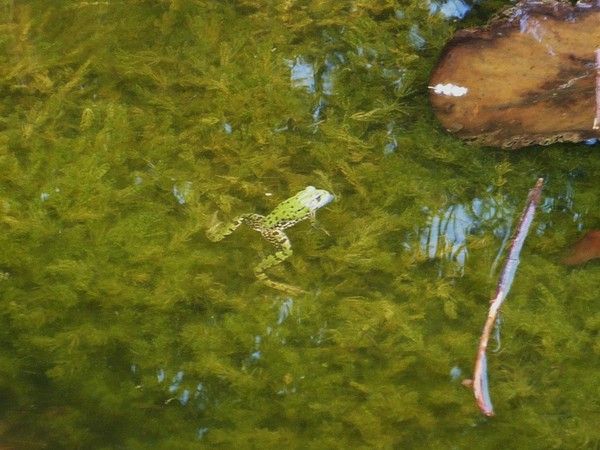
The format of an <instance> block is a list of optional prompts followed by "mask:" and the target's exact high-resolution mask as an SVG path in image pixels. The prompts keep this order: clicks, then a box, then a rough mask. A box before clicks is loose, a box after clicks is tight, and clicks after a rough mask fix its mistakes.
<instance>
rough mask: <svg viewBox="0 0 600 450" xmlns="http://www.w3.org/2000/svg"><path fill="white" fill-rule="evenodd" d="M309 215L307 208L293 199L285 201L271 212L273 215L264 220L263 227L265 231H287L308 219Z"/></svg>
mask: <svg viewBox="0 0 600 450" xmlns="http://www.w3.org/2000/svg"><path fill="white" fill-rule="evenodd" d="M309 213H310V212H309V210H308V208H306V206H304V205H303V204H302V203H299V202H298V201H297V200H296V199H295V198H294V197H292V198H289V199H287V200H285V201H284V202H283V203H281V204H280V205H278V206H277V207H276V208H275V209H274V210H273V211H271V213H270V214H269V215H268V216H266V217H265V218H264V220H263V223H262V226H263V228H265V229H277V230H285V229H286V228H289V227H291V226H292V225H295V224H297V223H298V222H301V221H302V220H304V219H306V218H307V217H308V215H309Z"/></svg>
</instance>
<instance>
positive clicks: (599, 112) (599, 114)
mask: <svg viewBox="0 0 600 450" xmlns="http://www.w3.org/2000/svg"><path fill="white" fill-rule="evenodd" d="M595 53H596V117H594V123H593V125H592V129H593V130H598V129H600V49H596V52H595Z"/></svg>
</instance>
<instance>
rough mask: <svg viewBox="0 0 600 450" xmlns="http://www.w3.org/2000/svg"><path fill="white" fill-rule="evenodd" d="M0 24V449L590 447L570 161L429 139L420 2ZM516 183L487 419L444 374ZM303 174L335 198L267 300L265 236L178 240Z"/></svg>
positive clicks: (253, 208)
mask: <svg viewBox="0 0 600 450" xmlns="http://www.w3.org/2000/svg"><path fill="white" fill-rule="evenodd" d="M500 7H501V2H494V3H493V4H492V2H485V3H484V4H483V5H481V6H480V7H478V8H479V9H477V13H476V14H475V15H474V16H472V17H471V18H470V19H469V20H470V21H471V23H482V22H483V21H484V20H485V19H486V18H487V17H489V15H490V14H492V13H493V12H495V11H497V10H498V8H500ZM0 11H7V14H6V15H3V17H6V20H4V21H3V22H2V23H1V24H0V27H1V28H2V31H3V32H2V33H0V34H1V37H0V48H1V50H2V51H0V93H1V94H2V95H1V96H0V249H1V251H0V293H1V295H0V343H1V345H0V348H1V349H2V350H0V406H1V408H0V411H1V412H0V442H3V443H6V445H8V446H11V447H16V448H24V449H27V448H31V449H34V448H56V449H60V448H69V449H71V448H148V447H152V448H197V446H198V445H211V446H215V447H222V448H248V447H256V448H282V447H285V448H315V449H321V448H374V447H375V448H407V447H410V448H441V447H448V445H451V446H455V447H457V448H464V447H469V446H470V447H479V448H495V447H501V446H506V445H509V444H510V443H513V442H514V441H513V439H514V436H520V445H521V447H522V448H542V447H543V448H572V447H586V446H588V447H590V446H592V447H593V446H594V445H598V442H600V434H598V431H597V427H596V423H597V422H598V404H597V400H595V398H596V397H597V396H596V395H594V394H595V393H596V392H597V377H596V376H595V374H597V373H598V364H597V362H595V361H597V360H598V358H593V357H592V356H594V355H596V356H597V355H598V353H599V350H598V348H599V346H598V329H599V326H598V323H600V319H598V315H597V314H595V313H594V312H593V311H594V307H595V304H594V302H597V292H598V279H599V278H598V273H597V272H598V270H597V265H595V264H588V265H587V266H585V267H582V268H577V269H566V268H564V267H562V266H561V265H560V264H559V259H560V257H561V256H562V254H563V253H564V249H565V248H566V246H567V245H568V243H570V242H572V241H573V240H575V239H576V237H577V236H578V235H579V233H580V231H579V228H581V227H583V228H590V227H598V225H599V224H600V216H599V214H600V210H598V208H597V198H598V196H599V192H598V189H599V186H598V183H597V181H596V180H597V179H598V171H599V169H600V166H599V163H598V158H597V157H596V152H597V150H596V149H594V148H589V147H585V146H582V145H555V146H553V147H550V148H532V149H527V150H524V151H522V152H519V153H511V154H506V153H504V152H501V151H498V150H494V149H484V148H477V147H471V146H467V145H465V144H464V143H462V142H459V141H457V140H456V139H455V138H453V137H451V136H448V135H446V134H445V133H444V132H443V131H442V130H440V129H439V128H438V127H437V125H436V123H435V121H434V119H433V117H432V115H431V112H430V110H429V105H428V103H427V79H428V74H429V72H430V70H431V68H432V67H433V65H434V64H435V61H436V58H437V55H438V54H439V53H440V51H441V48H442V46H443V44H444V42H445V41H446V40H447V39H448V37H449V36H451V34H452V32H453V31H454V29H455V28H456V27H457V26H459V25H457V24H456V23H451V22H448V21H446V20H444V19H442V18H441V17H439V16H430V15H429V12H428V10H427V8H426V7H424V6H423V2H420V1H413V2H394V1H377V2H371V1H370V2H362V1H359V2H341V3H334V2H324V1H296V2H284V3H282V2H276V1H273V2H255V1H251V0H244V1H231V2H210V1H200V0H198V1H160V2H149V1H138V2H127V3H119V2H116V3H115V2H76V3H74V2H62V1H56V2H53V3H52V5H50V6H48V5H47V2H39V1H30V2H9V1H7V2H0ZM413 25H416V26H417V27H418V31H419V33H420V35H421V36H422V38H423V39H424V42H425V44H424V45H419V46H415V45H414V44H413V45H411V41H410V35H411V34H410V33H411V29H413ZM461 26H462V25H461ZM294 65H298V67H297V68H298V69H303V70H304V71H305V72H304V73H305V75H306V73H308V75H307V77H308V78H304V79H301V78H299V79H297V80H295V81H294V80H291V73H296V72H294V71H293V67H294ZM300 66H302V67H300ZM306 71H308V72H306ZM298 73H300V74H301V73H302V70H299V72H298ZM311 74H312V75H311ZM540 175H541V176H544V177H545V178H546V179H547V187H546V190H545V192H544V196H545V202H544V205H545V206H544V208H543V209H542V211H541V212H540V214H539V215H538V218H537V219H536V224H537V227H538V228H537V232H535V233H532V234H531V236H530V237H529V239H528V241H527V243H526V246H525V249H524V251H523V260H522V262H521V266H520V271H519V273H518V274H517V279H516V282H515V285H514V287H513V291H512V293H511V295H510V297H509V298H508V300H507V302H506V305H505V306H504V323H503V326H502V338H503V342H502V350H501V352H500V353H499V354H497V355H496V354H492V355H490V358H489V366H490V376H491V389H492V395H493V398H494V401H495V403H496V409H497V412H498V417H497V418H496V419H494V420H493V421H487V420H483V419H481V418H480V417H479V416H478V414H477V412H476V410H475V407H474V405H473V400H472V398H471V397H472V396H471V393H470V392H468V391H466V390H464V389H463V388H462V387H461V386H460V385H459V383H458V382H457V381H455V382H453V381H451V378H450V371H451V369H452V368H453V367H458V368H460V369H461V370H462V374H463V376H464V377H468V376H469V372H470V370H471V365H472V360H473V356H474V351H475V344H476V340H477V337H478V335H479V332H480V328H481V326H482V321H483V318H484V315H485V310H486V307H487V301H488V299H489V297H490V294H491V293H492V292H493V289H494V284H495V275H496V274H495V273H494V271H493V267H494V260H495V259H496V257H497V254H498V250H499V249H500V247H501V245H502V230H503V229H505V228H503V227H506V226H507V224H508V223H509V221H510V219H511V218H512V220H515V217H516V214H517V213H518V211H519V210H520V208H521V205H522V203H523V201H524V198H525V195H526V193H527V191H528V189H529V188H530V187H531V185H532V184H533V182H534V180H535V179H536V178H537V177H538V176H540ZM308 184H313V185H316V186H319V187H322V188H326V189H328V190H330V191H332V192H334V193H335V194H336V197H337V199H336V202H334V203H332V204H331V205H329V206H328V207H327V208H325V209H322V210H319V211H318V213H317V216H318V217H317V218H318V220H319V222H320V226H321V227H322V228H324V229H325V230H326V231H327V233H325V232H323V231H322V230H319V229H313V228H312V227H310V225H309V224H308V223H302V224H299V225H297V226H296V227H294V228H292V229H290V230H289V237H290V239H291V241H292V245H293V249H294V255H293V256H292V257H291V258H290V259H289V260H288V261H286V263H285V264H282V265H281V266H280V267H277V268H274V269H273V272H274V273H273V275H274V276H275V277H277V278H278V279H282V280H284V281H286V282H288V283H290V284H292V285H295V286H300V287H303V288H304V289H306V290H307V291H308V293H307V294H306V295H300V296H296V297H294V298H293V299H288V298H286V297H285V296H281V295H280V294H279V293H278V292H275V291H272V290H269V289H268V288H265V287H263V286H262V285H260V284H258V283H256V282H255V279H254V276H253V273H252V270H251V267H252V266H254V265H255V264H256V262H257V261H259V260H260V258H261V256H262V255H265V254H267V253H269V252H271V251H272V249H271V248H270V247H269V244H268V243H266V242H262V241H261V239H260V237H259V236H258V235H257V234H256V233H253V232H251V231H248V230H241V229H240V230H239V231H238V232H236V233H235V234H233V235H231V236H229V237H228V238H227V239H226V240H224V241H222V242H219V243H212V242H210V241H208V240H207V239H206V238H205V237H204V229H205V228H206V226H207V225H208V223H209V222H210V220H211V217H212V216H213V214H214V213H215V212H217V211H218V213H219V217H220V218H221V219H227V218H231V217H233V216H235V215H238V214H240V213H244V212H258V213H268V212H269V211H270V210H271V209H272V208H274V207H275V206H276V205H277V204H278V203H279V202H280V201H281V200H283V199H285V198H287V197H289V196H290V195H292V194H293V193H295V192H297V191H298V190H300V189H302V188H303V187H305V186H306V185H308ZM461 255H462V256H461ZM490 271H491V272H492V274H490Z"/></svg>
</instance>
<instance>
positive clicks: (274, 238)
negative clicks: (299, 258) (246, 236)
mask: <svg viewBox="0 0 600 450" xmlns="http://www.w3.org/2000/svg"><path fill="white" fill-rule="evenodd" d="M262 235H263V236H264V237H265V239H267V240H268V241H269V242H270V243H271V244H273V245H274V246H275V247H276V248H277V251H276V252H275V253H273V254H272V255H269V256H267V257H266V258H264V259H263V260H262V261H261V262H259V263H258V265H257V266H256V267H255V268H254V275H256V278H258V279H259V280H260V281H261V282H262V283H263V284H266V285H267V286H269V287H272V288H273V289H277V290H279V291H283V292H287V293H289V294H300V293H302V292H304V291H303V290H302V289H299V288H297V287H295V286H291V285H289V284H285V283H281V282H278V281H273V280H271V279H270V278H269V277H268V276H267V274H266V273H265V270H267V269H269V268H271V267H273V266H276V265H277V264H280V263H281V262H283V261H285V260H286V259H287V258H289V257H290V256H291V255H292V253H293V250H292V245H291V243H290V240H289V239H288V237H287V236H286V235H285V233H284V232H283V231H280V230H266V231H263V233H262Z"/></svg>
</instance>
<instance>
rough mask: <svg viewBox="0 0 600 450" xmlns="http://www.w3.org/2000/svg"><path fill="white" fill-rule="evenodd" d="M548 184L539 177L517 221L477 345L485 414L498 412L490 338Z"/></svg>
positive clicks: (479, 395)
mask: <svg viewBox="0 0 600 450" xmlns="http://www.w3.org/2000/svg"><path fill="white" fill-rule="evenodd" d="M543 185H544V179H543V178H539V179H538V180H537V182H536V184H535V186H534V187H533V189H531V191H529V195H528V197H527V204H526V205H525V209H524V210H523V213H522V214H521V218H520V219H519V223H518V225H517V228H516V231H515V235H514V237H513V239H512V242H511V244H510V249H509V252H508V258H507V260H506V263H505V264H504V268H503V269H502V274H501V275H500V280H499V282H498V286H497V287H496V295H495V296H494V298H493V299H492V300H491V301H490V309H489V311H488V316H487V320H486V321H485V325H484V326H483V332H482V333H481V338H480V339H479V348H478V349H477V358H476V360H475V370H474V373H473V393H474V394H475V400H477V406H479V409H480V410H481V412H482V413H483V414H485V415H486V416H493V415H494V408H493V406H492V401H491V399H490V393H489V390H488V377H487V357H486V350H487V346H488V341H489V338H490V335H491V333H492V330H493V328H494V323H495V322H496V318H497V317H498V311H499V310H500V306H501V305H502V303H503V302H504V299H505V298H506V296H507V294H508V291H509V290H510V287H511V285H512V282H513V280H514V278H515V273H516V272H517V267H518V266H519V256H520V253H521V248H523V243H524V242H525V238H526V237H527V234H528V232H529V228H530V226H531V223H532V222H533V216H534V215H535V209H536V207H537V205H538V204H539V202H540V198H541V194H542V187H543Z"/></svg>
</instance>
